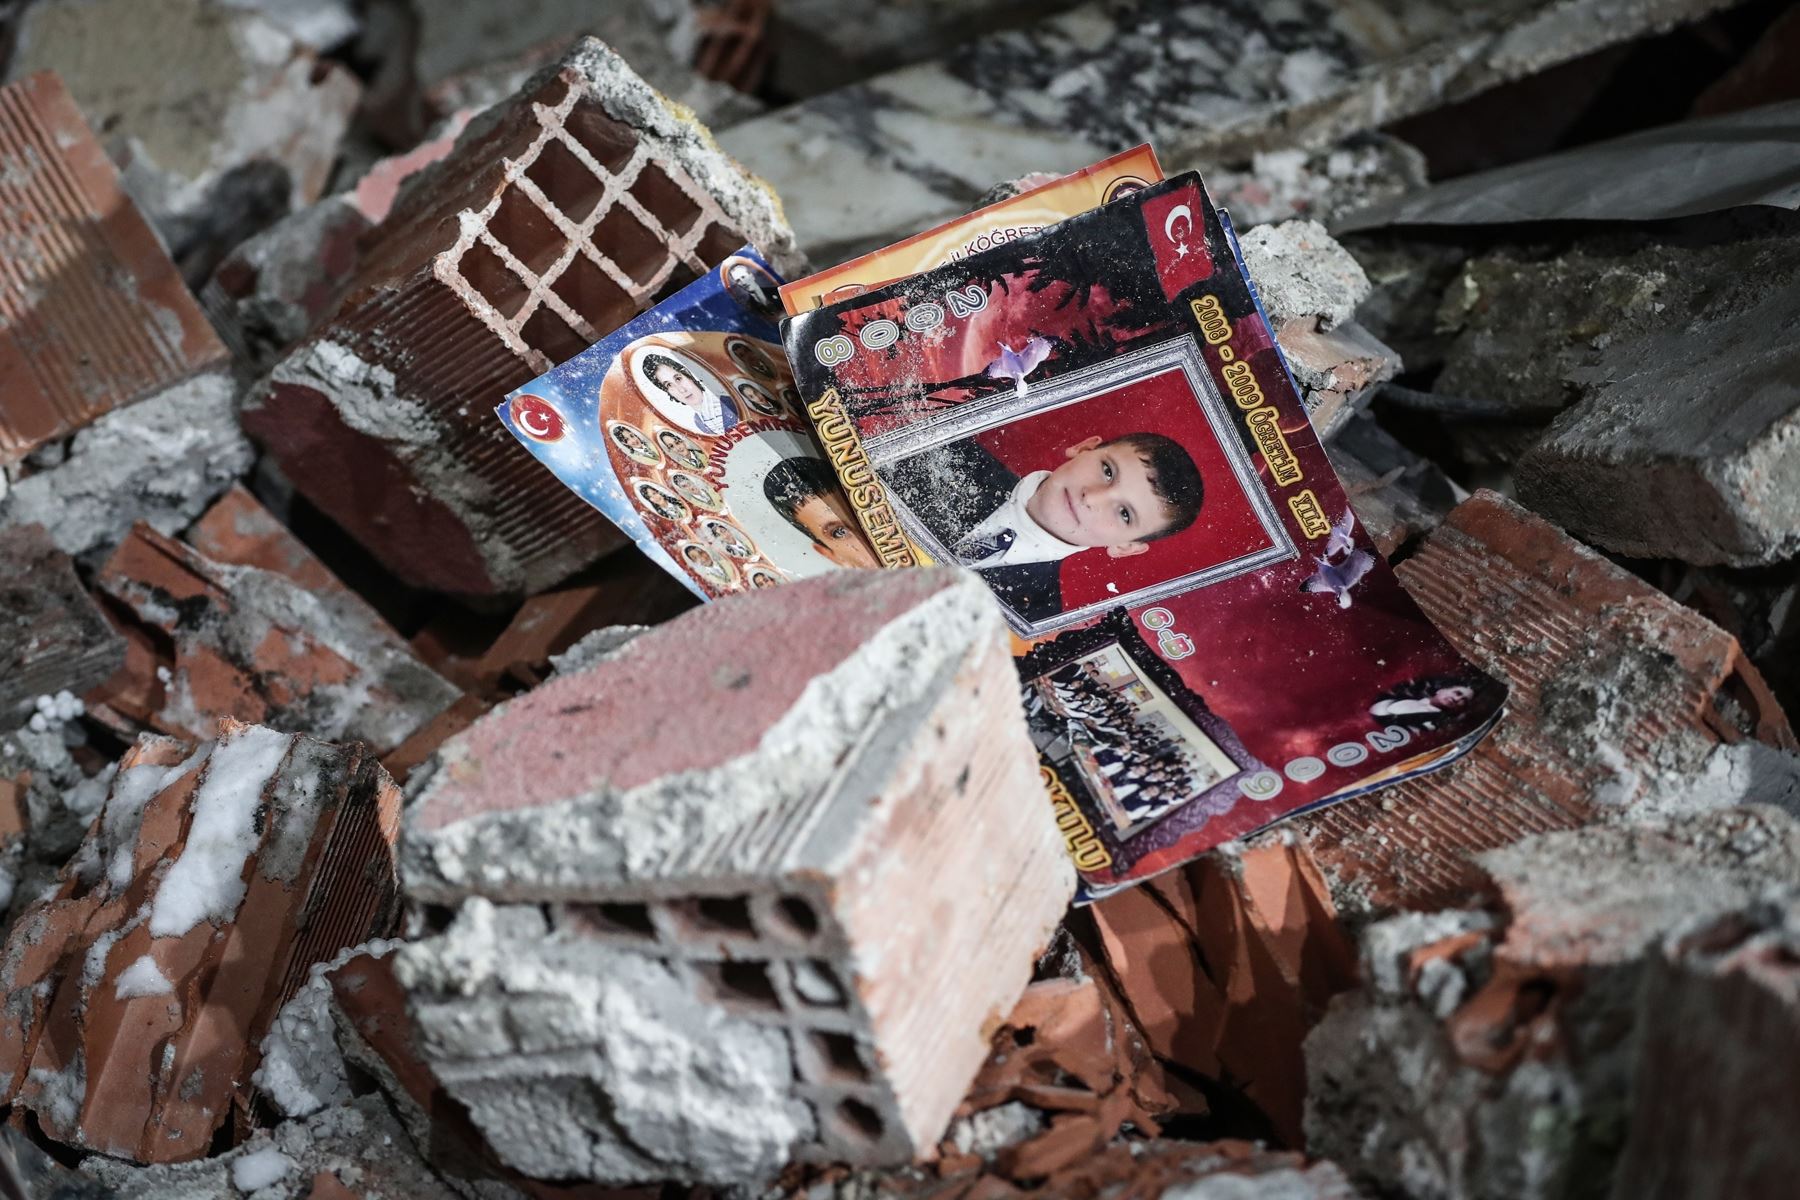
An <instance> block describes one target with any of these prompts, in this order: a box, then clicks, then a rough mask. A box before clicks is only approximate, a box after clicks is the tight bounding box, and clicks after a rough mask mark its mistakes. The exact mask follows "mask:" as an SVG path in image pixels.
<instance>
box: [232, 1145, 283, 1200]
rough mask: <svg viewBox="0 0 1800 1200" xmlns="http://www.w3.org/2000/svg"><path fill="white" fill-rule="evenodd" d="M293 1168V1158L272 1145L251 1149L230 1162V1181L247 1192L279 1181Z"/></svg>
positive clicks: (240, 1189)
mask: <svg viewBox="0 0 1800 1200" xmlns="http://www.w3.org/2000/svg"><path fill="white" fill-rule="evenodd" d="M293 1170H294V1160H293V1159H291V1158H289V1157H288V1156H287V1155H285V1154H283V1153H282V1152H281V1151H279V1150H277V1149H276V1148H275V1147H273V1146H264V1147H263V1148H262V1149H260V1150H252V1151H251V1152H250V1153H248V1154H245V1155H243V1156H242V1157H240V1158H238V1159H237V1160H236V1161H234V1162H233V1163H232V1164H231V1183H232V1186H233V1187H235V1188H237V1190H238V1191H240V1192H244V1193H245V1194H248V1193H250V1192H254V1191H258V1190H260V1189H262V1188H266V1187H268V1186H269V1185H270V1184H275V1183H280V1182H281V1181H282V1180H283V1179H286V1178H287V1177H288V1175H289V1174H291V1173H292V1172H293Z"/></svg>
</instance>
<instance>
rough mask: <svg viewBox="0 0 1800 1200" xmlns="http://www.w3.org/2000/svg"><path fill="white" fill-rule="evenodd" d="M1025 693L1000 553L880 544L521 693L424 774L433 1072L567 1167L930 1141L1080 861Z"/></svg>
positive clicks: (491, 1140)
mask: <svg viewBox="0 0 1800 1200" xmlns="http://www.w3.org/2000/svg"><path fill="white" fill-rule="evenodd" d="M801 630H804V636H799V635H798V631H801ZM782 631H795V635H794V636H786V635H784V633H783V632H782ZM771 640H774V641H779V642H780V643H781V644H783V645H784V646H785V647H786V650H785V651H784V653H783V654H782V655H780V656H778V657H775V658H771V657H770V656H769V654H768V653H767V647H768V646H769V644H771ZM1016 697H1017V681H1016V674H1015V673H1014V669H1013V665H1012V660H1011V658H1010V656H1009V654H1008V652H1007V639H1006V637H1005V635H1004V629H1003V625H1002V623H1001V622H1000V616H999V612H998V609H997V608H996V607H995V605H994V604H993V601H992V598H991V596H990V595H989V594H988V593H987V592H986V591H985V589H984V588H983V587H982V585H981V584H980V582H979V581H978V580H976V579H974V578H973V577H971V576H968V575H965V574H959V573H955V572H949V571H909V572H885V571H882V572H857V571H852V572H838V573H834V574H832V575H829V576H823V577H820V578H817V579H814V580H807V581H803V582H801V583H797V584H794V585H791V586H790V587H787V588H783V589H780V590H779V591H772V592H764V593H756V594H754V595H746V596H741V597H733V598H730V599H727V600H724V601H721V602H719V603H716V604H712V605H708V606H705V607H702V608H700V609H696V610H694V611H692V612H689V613H687V614H684V615H683V616H681V617H678V618H676V619H675V620H674V621H671V622H669V623H667V624H665V625H662V626H659V627H657V628H654V629H651V630H648V631H645V632H643V633H641V634H639V635H637V636H636V637H634V638H632V639H631V640H630V641H628V642H626V643H625V644H624V645H623V646H622V647H621V648H619V649H617V650H615V651H614V652H613V653H611V654H610V655H607V656H605V657H602V658H600V659H598V660H597V661H595V662H593V663H590V664H588V665H586V666H584V667H581V668H578V669H576V670H573V671H570V672H560V673H558V674H557V675H556V676H555V677H553V678H552V679H551V680H550V681H549V682H547V683H544V684H543V685H541V686H539V687H537V688H535V689H533V690H532V691H530V692H527V693H526V694H524V695H523V696H521V697H519V698H517V699H515V700H513V701H511V702H510V703H509V704H507V705H505V706H504V707H503V708H500V709H497V710H495V711H494V712H493V713H492V714H490V715H489V716H487V717H485V718H483V719H482V720H480V721H478V722H477V723H476V724H475V725H474V726H472V727H471V728H470V729H469V730H468V731H467V732H465V733H463V734H461V735H459V736H458V737H456V738H453V739H452V740H451V741H450V742H448V743H446V744H445V746H444V747H443V749H442V750H441V751H440V752H439V753H438V755H437V757H436V759H435V760H433V762H432V763H431V764H429V765H428V766H427V767H424V768H421V769H420V770H419V771H417V772H415V773H414V777H413V780H412V784H411V787H412V791H413V794H414V795H415V797H416V800H415V801H414V802H413V803H412V804H411V805H410V806H409V809H408V818H407V820H408V827H407V836H406V853H405V863H406V865H405V874H406V886H407V891H408V894H409V895H410V896H411V897H413V898H414V899H415V900H417V901H420V902H422V903H426V904H431V905H449V904H457V903H460V904H461V909H460V912H459V914H458V915H457V917H456V919H455V920H454V922H452V923H451V925H450V926H449V928H448V929H446V930H445V931H444V932H443V933H440V934H438V935H437V936H436V937H433V938H430V939H427V940H425V941H421V942H417V943H413V944H409V945H408V946H406V947H404V948H403V949H402V950H400V951H399V952H398V953H397V954H396V956H395V967H394V970H395V973H396V975H397V977H398V978H399V979H400V980H401V982H402V983H403V984H404V985H405V986H406V988H407V990H408V993H409V996H410V1005H411V1013H412V1016H413V1019H414V1021H415V1022H416V1024H417V1026H418V1030H419V1033H418V1037H417V1043H418V1046H419V1049H420V1051H421V1053H422V1054H423V1055H424V1056H425V1057H426V1059H427V1060H428V1062H429V1065H430V1067H431V1069H432V1072H433V1074H434V1075H435V1077H436V1078H437V1080H438V1081H439V1082H440V1083H442V1084H443V1086H444V1087H445V1088H446V1089H447V1090H448V1091H449V1092H450V1094H451V1095H452V1096H454V1097H455V1098H456V1099H457V1100H458V1101H460V1102H461V1103H462V1104H463V1105H464V1106H465V1107H466V1108H467V1109H468V1111H469V1113H470V1114H471V1117H472V1119H473V1120H474V1122H475V1123H476V1125H477V1126H478V1127H479V1128H480V1129H481V1131H482V1134H483V1136H484V1138H485V1139H486V1141H487V1142H488V1144H490V1145H491V1146H493V1148H494V1149H495V1151H496V1152H497V1153H498V1154H499V1156H500V1157H501V1159H502V1160H503V1161H505V1162H507V1163H508V1164H509V1165H511V1166H512V1167H513V1168H515V1169H517V1170H519V1171H521V1172H524V1173H526V1174H528V1175H532V1176H535V1177H539V1178H585V1179H594V1180H600V1181H609V1182H632V1181H643V1180H650V1179H657V1178H663V1177H665V1176H668V1175H676V1176H678V1177H683V1178H690V1179H718V1180H730V1179H746V1178H756V1177H758V1176H765V1177H766V1176H767V1175H769V1174H772V1173H773V1171H774V1170H775V1169H776V1168H778V1167H779V1166H780V1165H781V1164H782V1163H784V1162H786V1161H789V1160H790V1159H793V1158H802V1159H810V1160H814V1161H850V1162H861V1163H878V1162H890V1163H891V1162H899V1161H906V1160H908V1159H910V1158H912V1157H913V1156H914V1155H916V1154H918V1153H920V1152H921V1151H923V1150H925V1149H927V1148H929V1147H931V1146H932V1145H934V1144H935V1143H936V1142H937V1140H938V1139H939V1137H940V1136H941V1135H942V1133H943V1130H944V1126H945V1124H946V1122H947V1121H948V1120H949V1118H950V1115H951V1112H952V1110H953V1109H954V1108H955V1107H956V1105H957V1104H958V1102H960V1101H961V1100H962V1098H963V1092H964V1088H965V1087H966V1085H967V1084H968V1082H969V1080H970V1078H971V1077H972V1076H973V1075H974V1073H975V1071H976V1069H977V1068H978V1067H979V1065H980V1063H981V1062H982V1060H983V1058H984V1057H985V1056H986V1055H987V1052H988V1035H989V1034H990V1033H991V1031H992V1029H993V1028H994V1027H995V1026H996V1025H997V1024H998V1023H999V1022H1000V1021H1001V1020H1002V1019H1004V1014H1005V1013H1006V1012H1007V1011H1009V1010H1010V1008H1011V1006H1012V1003H1013V1001H1014V1000H1015V999H1016V998H1017V996H1018V994H1019V992H1020V990H1021V989H1023V987H1024V986H1025V983H1026V981H1027V978H1028V976H1029V973H1030V970H1031V964H1032V962H1033V961H1034V960H1035V959H1036V957H1037V955H1038V953H1039V951H1040V950H1041V949H1042V947H1043V946H1044V945H1045V943H1046V942H1047V941H1048V939H1049V936H1050V933H1051V931H1052V930H1053V929H1054V927H1055V925H1056V923H1057V922H1058V920H1059V919H1060V917H1061V915H1062V912H1063V910H1064V907H1065V906H1066V904H1067V901H1068V898H1069V895H1070V892H1071V890H1072V886H1073V875H1072V867H1071V865H1070V863H1069V860H1068V857H1067V853H1066V851H1064V849H1063V848H1062V842H1061V838H1060V836H1059V835H1058V833H1057V831H1056V827H1055V823H1054V821H1053V819H1052V812H1051V810H1050V808H1049V806H1047V805H1045V804H1044V803H1043V799H1042V795H1041V784H1040V781H1039V778H1038V774H1039V773H1038V767H1037V761H1036V757H1035V755H1034V753H1033V752H1032V750H1031V747H1030V743H1029V738H1028V737H1027V736H1026V732H1025V727H1024V723H1023V717H1022V713H1021V711H1020V709H1019V708H1018V705H1017V700H1016ZM681 712H691V713H696V714H699V713H703V714H705V716H704V724H705V734H704V736H701V737H692V736H689V734H688V732H686V731H685V729H684V728H683V725H684V723H683V722H681V721H671V719H670V717H671V714H674V713H681ZM502 947H504V950H503V951H502V949H501V948H502ZM496 970H503V971H505V972H507V973H508V974H509V975H512V976H513V977H515V978H517V979H519V980H521V981H522V980H523V979H525V978H527V977H529V978H530V979H532V980H534V981H535V982H534V983H532V984H531V985H529V986H526V985H524V984H523V983H522V982H521V983H520V984H519V985H518V986H513V987H509V989H508V990H507V991H506V992H500V991H494V990H490V989H489V988H487V987H486V986H485V983H484V981H486V980H488V979H490V978H493V977H494V976H493V972H494V971H496ZM596 989H597V990H596ZM509 1028H510V1029H517V1030H519V1031H520V1034H521V1037H514V1036H513V1035H511V1034H508V1033H506V1032H505V1031H506V1030H507V1029H509ZM533 1030H543V1031H545V1033H546V1037H545V1038H540V1037H539V1036H538V1034H537V1033H534V1032H531V1031H533ZM552 1030H554V1031H555V1032H554V1033H550V1032H549V1031H552ZM924 1031H929V1033H928V1034H927V1033H926V1032H924ZM645 1039H649V1040H650V1041H653V1042H655V1044H657V1045H658V1046H660V1047H662V1049H661V1050H660V1051H659V1053H658V1054H657V1055H656V1056H655V1062H656V1066H655V1068H654V1074H655V1081H654V1083H652V1081H651V1079H650V1078H649V1077H647V1076H643V1075H642V1074H641V1073H640V1072H639V1070H638V1067H637V1065H636V1064H638V1063H640V1062H643V1061H645V1060H643V1059H642V1058H641V1056H640V1048H641V1046H642V1045H644V1044H645ZM690 1061H691V1062H693V1063H695V1064H696V1065H697V1064H699V1063H701V1062H706V1063H721V1064H729V1066H728V1068H721V1069H720V1070H718V1071H713V1070H711V1069H710V1068H709V1069H708V1070H707V1071H706V1072H705V1073H704V1074H703V1075H701V1076H695V1075H689V1074H685V1068H682V1067H680V1066H678V1065H677V1064H679V1063H684V1062H690ZM550 1063H554V1064H555V1065H554V1066H553V1067H552V1066H548V1065H546V1064H550ZM671 1074H674V1075H675V1076H678V1077H680V1078H682V1079H683V1081H684V1082H683V1083H682V1085H681V1087H680V1088H679V1096H680V1099H679V1101H672V1094H671V1093H669V1092H668V1091H667V1090H666V1089H667V1085H668V1081H669V1078H670V1076H671ZM596 1089H598V1090H599V1091H600V1092H603V1093H604V1094H605V1095H606V1096H607V1104H606V1108H607V1110H608V1116H607V1117H606V1119H605V1120H603V1121H596V1119H595V1118H594V1117H593V1116H592V1115H590V1114H591V1112H592V1109H591V1103H592V1102H591V1099H587V1098H589V1097H592V1096H593V1095H595V1090H596ZM671 1102H674V1103H675V1104H676V1106H677V1108H678V1109H679V1112H680V1114H681V1115H680V1118H679V1124H680V1127H681V1128H682V1129H683V1130H684V1131H685V1132H684V1133H683V1134H682V1135H681V1136H680V1137H679V1138H677V1139H675V1140H673V1141H672V1140H670V1134H669V1133H668V1132H667V1131H668V1130H669V1128H670V1126H669V1124H668V1123H669V1122H670V1121H671V1120H672V1119H674V1118H673V1117H672V1116H671V1115H670V1112H669V1110H668V1108H667V1105H668V1104H669V1103H671ZM521 1105H524V1106H528V1107H529V1109H530V1110H531V1111H534V1112H537V1113H539V1114H540V1115H541V1114H544V1113H548V1112H555V1113H556V1114H558V1115H557V1118H556V1124H557V1126H558V1128H559V1129H561V1130H564V1131H566V1135H559V1136H558V1137H556V1138H550V1137H546V1136H545V1133H544V1129H543V1128H542V1124H543V1123H542V1121H540V1120H537V1119H534V1120H532V1121H531V1122H528V1123H522V1122H520V1121H519V1120H518V1119H517V1114H518V1113H519V1112H520V1111H522V1110H521V1108H520V1107H519V1106H521ZM750 1114H754V1119H748V1117H749V1115H750ZM615 1129H623V1130H626V1131H628V1136H627V1137H626V1138H621V1137H620V1135H619V1134H617V1133H615V1132H613V1131H614V1130H615Z"/></svg>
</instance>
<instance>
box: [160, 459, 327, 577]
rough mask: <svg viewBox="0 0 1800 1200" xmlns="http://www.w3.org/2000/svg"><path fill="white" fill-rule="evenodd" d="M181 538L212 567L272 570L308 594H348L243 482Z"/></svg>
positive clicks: (218, 501) (324, 566) (231, 488)
mask: <svg viewBox="0 0 1800 1200" xmlns="http://www.w3.org/2000/svg"><path fill="white" fill-rule="evenodd" d="M184 536H185V540H186V541H187V543H188V544H189V545H190V546H192V547H193V548H194V549H196V550H198V551H199V552H200V553H201V554H204V555H205V556H206V557H207V558H210V559H212V560H213V561H214V562H218V563H229V564H230V565H232V566H234V567H255V568H257V569H258V570H262V571H272V572H274V573H275V574H277V575H283V576H286V577H287V578H288V579H291V580H293V581H294V582H295V583H296V584H298V585H300V586H301V587H303V588H305V589H306V590H307V591H309V592H332V593H335V594H337V595H343V596H348V595H350V594H351V592H350V589H349V588H347V587H345V586H344V585H343V583H342V582H340V581H339V579H338V577H337V576H336V575H333V574H332V573H331V570H330V568H328V567H327V566H326V565H325V564H324V563H322V562H320V561H319V559H318V557H317V556H316V555H314V554H313V552H312V551H311V550H308V549H307V548H306V543H304V542H302V541H301V540H300V539H299V538H297V537H295V536H294V535H293V533H292V532H291V531H289V529H288V527H287V526H286V525H283V524H282V523H281V522H280V521H277V520H276V519H275V517H274V514H272V513H270V512H269V510H268V509H266V508H264V507H263V506H262V504H261V503H259V502H258V501H257V499H256V497H255V496H253V495H251V494H250V490H249V489H248V488H246V487H244V485H243V484H241V483H239V484H232V485H231V487H230V488H228V489H227V490H226V492H225V494H224V495H222V496H220V497H219V498H218V500H216V501H215V502H214V503H213V506H212V507H211V508H209V509H207V510H206V511H205V512H204V513H202V514H201V516H200V519H199V520H197V521H195V522H194V523H193V525H192V526H190V527H189V528H188V531H187V533H186V534H185V535H184Z"/></svg>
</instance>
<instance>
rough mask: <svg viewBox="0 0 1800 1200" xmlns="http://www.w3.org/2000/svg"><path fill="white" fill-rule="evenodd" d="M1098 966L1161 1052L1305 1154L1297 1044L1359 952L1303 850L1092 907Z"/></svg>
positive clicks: (1273, 843)
mask: <svg viewBox="0 0 1800 1200" xmlns="http://www.w3.org/2000/svg"><path fill="white" fill-rule="evenodd" d="M1092 911H1093V914H1094V922H1095V925H1096V926H1097V928H1098V930H1099V932H1100V937H1101V945H1102V948H1103V952H1104V962H1105V965H1106V967H1107V969H1108V971H1109V972H1110V973H1111V975H1112V978H1113V979H1114V980H1115V981H1116V986H1117V987H1118V991H1119V995H1120V997H1121V998H1122V999H1123V1000H1124V1002H1125V1004H1126V1006H1127V1008H1128V1009H1129V1011H1130V1012H1131V1014H1132V1017H1133V1019H1134V1020H1135V1021H1136V1024H1137V1026H1138V1028H1139V1029H1140V1030H1142V1031H1143V1036H1144V1038H1145V1040H1146V1041H1147V1042H1148V1043H1149V1045H1150V1047H1151V1049H1152V1050H1154V1051H1155V1053H1156V1055H1157V1056H1158V1057H1159V1058H1161V1059H1163V1060H1165V1061H1167V1062H1170V1063H1173V1064H1176V1065H1177V1066H1179V1067H1181V1068H1183V1069H1184V1070H1186V1071H1189V1072H1193V1073H1196V1074H1199V1075H1202V1076H1205V1077H1207V1078H1211V1079H1222V1080H1228V1081H1230V1083H1231V1084H1232V1085H1233V1086H1234V1087H1236V1088H1238V1089H1239V1090H1240V1091H1241V1092H1242V1094H1243V1096H1244V1098H1245V1099H1246V1100H1248V1101H1249V1102H1250V1103H1251V1104H1253V1105H1255V1106H1256V1107H1257V1108H1258V1109H1259V1110H1260V1111H1261V1112H1262V1114H1263V1116H1264V1117H1265V1118H1266V1119H1267V1120H1268V1122H1269V1124H1270V1127H1271V1128H1272V1129H1273V1130H1274V1131H1275V1132H1276V1133H1278V1134H1279V1135H1280V1136H1281V1138H1282V1139H1283V1140H1284V1141H1285V1142H1287V1144H1289V1145H1294V1146H1298V1145H1300V1144H1301V1136H1300V1124H1301V1115H1302V1102H1303V1098H1304V1093H1305V1064H1304V1062H1303V1060H1302V1059H1301V1056H1300V1043H1301V1039H1303V1038H1304V1037H1305V1035H1306V1031H1307V1029H1309V1028H1310V1027H1311V1025H1312V1023H1313V1022H1314V1021H1315V1020H1317V1019H1318V1017H1319V1016H1321V1015H1322V1014H1323V1013H1324V1011H1325V1006H1326V1004H1327V1003H1328V1002H1329V1000H1330V999H1331V997H1332V996H1333V995H1335V994H1336V993H1338V992H1340V991H1343V990H1344V989H1345V988H1348V987H1350V986H1352V985H1353V984H1354V983H1355V981H1356V962H1355V951H1354V948H1353V947H1352V945H1351V944H1350V942H1349V940H1348V938H1347V936H1346V935H1345V934H1344V932H1343V931H1342V929H1341V928H1340V927H1339V925H1338V922H1337V912H1336V910H1335V908H1334V907H1333V905H1332V901H1331V895H1330V892H1329V889H1328V888H1327V887H1326V884H1325V880H1324V878H1323V876H1322V875H1321V874H1320V873H1319V870H1318V867H1317V866H1316V865H1314V863H1313V861H1312V859H1311V856H1310V855H1308V853H1307V852H1306V850H1305V848H1304V847H1302V846H1299V845H1295V844H1290V843H1289V842H1288V841H1286V840H1283V839H1280V838H1275V839H1269V840H1267V841H1266V842H1265V843H1264V844H1262V845H1259V846H1256V847H1252V848H1248V849H1243V850H1241V851H1239V852H1237V853H1235V854H1228V853H1223V852H1220V853H1214V854H1209V855H1207V856H1205V857H1204V858H1201V859H1199V860H1197V861H1195V862H1194V863H1192V864H1190V865H1189V866H1187V867H1184V868H1182V869H1180V870H1178V871H1171V872H1168V873H1166V874H1164V875H1161V876H1158V877H1157V878H1154V879H1151V880H1149V881H1148V882H1147V883H1145V884H1144V885H1143V886H1141V887H1138V888H1135V889H1133V890H1131V891H1127V892H1121V893H1119V894H1118V895H1115V896H1109V897H1107V898H1106V899H1104V900H1101V901H1099V902H1098V903H1096V904H1095V905H1094V907H1093V910H1092Z"/></svg>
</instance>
